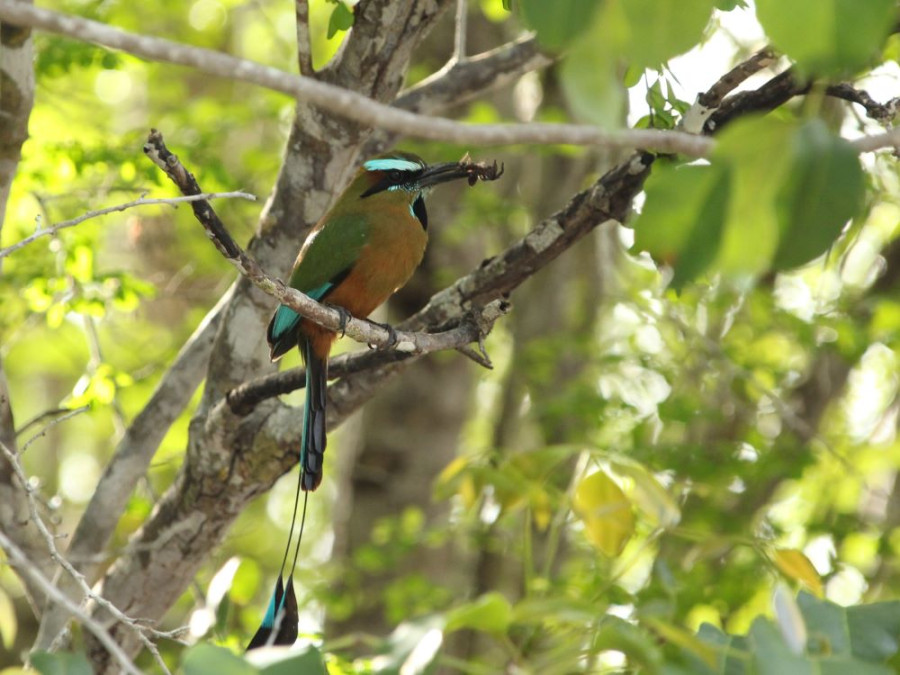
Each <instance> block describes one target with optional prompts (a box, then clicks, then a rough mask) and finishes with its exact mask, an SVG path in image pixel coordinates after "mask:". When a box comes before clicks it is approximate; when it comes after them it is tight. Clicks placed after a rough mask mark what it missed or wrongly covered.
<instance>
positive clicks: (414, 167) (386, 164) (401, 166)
mask: <svg viewBox="0 0 900 675" xmlns="http://www.w3.org/2000/svg"><path fill="white" fill-rule="evenodd" d="M363 166H364V167H365V168H366V171H393V170H397V171H419V170H421V168H422V166H421V165H420V164H418V163H417V162H410V161H409V160H408V159H370V160H369V161H368V162H366V163H365V164H363Z"/></svg>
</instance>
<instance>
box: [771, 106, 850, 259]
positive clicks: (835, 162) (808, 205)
mask: <svg viewBox="0 0 900 675" xmlns="http://www.w3.org/2000/svg"><path fill="white" fill-rule="evenodd" d="M791 146H792V147H791V154H792V157H791V170H790V171H789V172H788V174H787V177H786V178H787V180H786V181H785V183H784V186H783V188H782V189H781V191H780V192H779V194H778V197H777V200H778V201H777V207H778V219H779V222H780V229H781V241H780V244H779V247H778V250H777V252H776V253H775V259H774V261H773V267H774V268H775V269H776V270H782V269H788V268H791V267H797V266H798V265H802V264H803V263H806V262H809V261H810V260H812V259H814V258H816V257H818V256H819V255H821V254H822V253H824V252H825V251H826V250H828V247H829V246H831V245H832V244H833V243H834V240H835V239H837V237H838V235H839V234H840V232H841V230H842V229H843V228H844V225H846V223H847V221H848V220H850V218H852V217H853V216H855V215H857V214H858V213H859V211H860V209H861V208H862V204H863V198H864V196H865V175H864V174H863V170H862V167H861V166H860V163H859V157H858V156H857V153H856V152H855V151H854V150H853V148H852V147H851V146H850V144H849V143H847V142H846V141H844V140H843V139H841V138H838V137H837V136H834V135H833V134H831V133H830V132H829V131H828V128H827V127H826V126H825V123H824V122H822V121H821V120H812V121H810V122H808V123H806V124H804V125H803V126H802V127H801V128H800V129H799V130H798V131H797V132H796V133H795V134H794V137H793V140H792V143H791Z"/></svg>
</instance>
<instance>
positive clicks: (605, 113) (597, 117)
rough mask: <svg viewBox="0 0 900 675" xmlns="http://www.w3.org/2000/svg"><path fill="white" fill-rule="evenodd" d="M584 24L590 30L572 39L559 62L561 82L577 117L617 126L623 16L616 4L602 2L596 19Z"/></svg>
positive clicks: (620, 100)
mask: <svg viewBox="0 0 900 675" xmlns="http://www.w3.org/2000/svg"><path fill="white" fill-rule="evenodd" d="M546 5H547V6H548V7H552V6H553V4H552V3H546ZM585 25H586V26H589V29H588V30H587V31H586V32H585V33H584V34H583V35H581V36H579V38H578V39H577V40H575V42H574V44H573V45H572V47H571V49H569V50H568V51H567V52H566V55H565V58H564V59H563V62H562V64H561V65H560V83H561V84H562V88H563V91H564V92H565V95H566V100H567V101H568V103H569V106H570V107H571V108H572V111H573V112H574V113H575V115H576V116H578V117H579V118H581V119H584V120H586V121H588V122H592V123H594V124H597V125H599V126H601V127H606V128H617V127H620V126H621V125H622V122H623V119H624V110H625V88H624V86H623V84H622V77H621V75H620V73H619V70H618V62H619V59H620V54H621V51H622V48H623V45H624V42H623V37H624V35H625V31H626V30H627V26H626V23H625V18H624V16H623V14H622V11H621V7H620V6H619V5H618V3H610V4H604V5H603V7H602V9H601V11H600V12H598V13H597V17H595V20H594V21H593V22H588V23H586V24H585Z"/></svg>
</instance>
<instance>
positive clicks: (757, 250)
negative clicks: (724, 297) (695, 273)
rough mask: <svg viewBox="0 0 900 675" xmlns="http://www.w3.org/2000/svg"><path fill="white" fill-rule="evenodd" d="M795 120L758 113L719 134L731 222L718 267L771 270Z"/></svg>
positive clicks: (735, 273)
mask: <svg viewBox="0 0 900 675" xmlns="http://www.w3.org/2000/svg"><path fill="white" fill-rule="evenodd" d="M795 130H796V125H794V124H791V123H788V122H782V121H780V120H778V119H775V118H774V117H756V118H750V119H746V120H740V121H739V122H736V123H735V124H732V125H730V126H729V127H728V128H727V129H725V131H724V132H723V133H722V135H721V136H720V138H719V143H718V145H717V146H716V149H715V151H714V153H713V157H712V162H713V165H717V164H722V165H724V166H725V167H727V168H728V169H729V170H730V172H731V190H730V193H729V198H728V209H727V215H726V225H725V229H724V232H723V235H722V243H721V248H720V250H719V255H718V257H717V258H716V261H715V263H714V268H715V270H716V271H718V272H721V273H722V274H724V275H725V276H728V277H731V278H736V279H738V280H740V279H742V278H744V277H747V276H753V275H758V274H762V273H764V272H766V271H767V270H768V269H769V268H770V266H771V263H772V258H773V256H774V255H775V251H776V249H777V248H778V244H779V234H780V230H779V220H778V211H777V209H776V203H775V202H776V197H777V195H778V193H779V190H780V189H781V188H782V186H783V184H784V182H785V176H786V174H787V173H788V172H789V170H790V168H789V166H788V161H786V160H785V157H784V155H785V152H786V148H789V147H790V145H791V138H792V134H793V133H794V131H795Z"/></svg>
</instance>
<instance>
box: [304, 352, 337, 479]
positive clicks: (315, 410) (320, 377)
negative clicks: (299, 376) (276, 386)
mask: <svg viewBox="0 0 900 675" xmlns="http://www.w3.org/2000/svg"><path fill="white" fill-rule="evenodd" d="M329 346H330V345H329ZM300 349H301V352H302V354H303V361H304V362H305V363H306V406H305V407H304V409H303V438H302V440H301V446H300V470H301V471H302V472H303V473H302V476H301V483H300V485H301V487H302V489H303V490H304V491H306V492H309V491H312V490H315V489H316V488H317V487H319V483H321V482H322V462H323V460H324V459H325V443H326V438H325V398H326V395H327V385H328V356H327V354H326V356H325V357H321V356H318V355H316V353H315V350H314V348H313V343H312V340H310V339H308V338H304V339H301V342H300Z"/></svg>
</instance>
